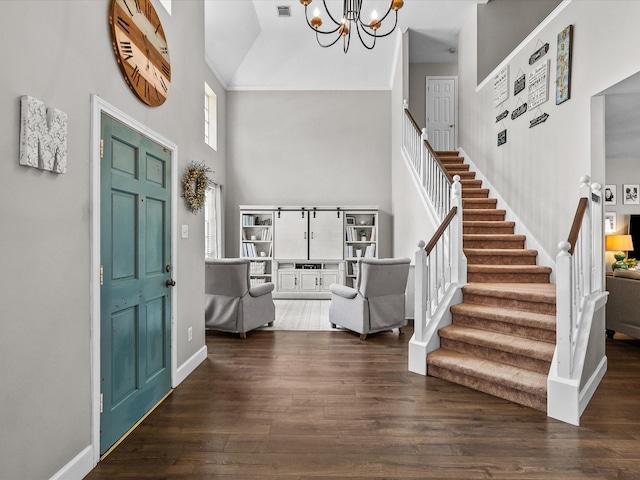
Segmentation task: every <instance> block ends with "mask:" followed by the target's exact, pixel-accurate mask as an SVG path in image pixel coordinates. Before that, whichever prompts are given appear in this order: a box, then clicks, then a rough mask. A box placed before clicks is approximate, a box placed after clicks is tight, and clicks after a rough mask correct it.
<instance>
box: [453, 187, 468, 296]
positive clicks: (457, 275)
mask: <svg viewBox="0 0 640 480" xmlns="http://www.w3.org/2000/svg"><path fill="white" fill-rule="evenodd" d="M453 207H457V208H458V213H457V215H456V216H455V218H454V219H453V222H452V225H451V251H452V252H453V254H452V257H453V258H452V265H451V267H452V274H451V283H457V284H458V285H460V286H462V285H464V284H466V283H467V257H466V256H465V254H464V252H463V251H462V184H461V183H460V175H454V176H453V184H452V185H451V208H453Z"/></svg>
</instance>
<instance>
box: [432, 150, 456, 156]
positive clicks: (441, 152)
mask: <svg viewBox="0 0 640 480" xmlns="http://www.w3.org/2000/svg"><path fill="white" fill-rule="evenodd" d="M434 153H435V154H436V155H437V156H438V157H457V156H459V155H460V152H459V151H458V150H436V151H435V152H434Z"/></svg>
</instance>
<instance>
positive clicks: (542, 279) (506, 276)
mask: <svg viewBox="0 0 640 480" xmlns="http://www.w3.org/2000/svg"><path fill="white" fill-rule="evenodd" d="M467 281H468V282H469V283H471V282H473V283H549V274H548V273H524V272H523V273H486V272H467Z"/></svg>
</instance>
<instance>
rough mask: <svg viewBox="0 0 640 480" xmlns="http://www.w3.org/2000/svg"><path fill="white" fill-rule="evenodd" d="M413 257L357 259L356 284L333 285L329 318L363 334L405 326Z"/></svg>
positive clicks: (333, 322)
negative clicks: (406, 301)
mask: <svg viewBox="0 0 640 480" xmlns="http://www.w3.org/2000/svg"><path fill="white" fill-rule="evenodd" d="M410 263H411V260H409V259H408V258H406V257H403V258H385V259H376V258H362V259H360V260H358V272H359V274H358V277H357V279H356V287H355V288H351V287H347V286H345V285H338V284H335V283H334V284H333V285H331V287H330V288H331V305H330V306H329V321H330V322H331V325H332V326H333V327H334V328H335V326H336V325H340V326H341V327H344V328H346V329H348V330H351V331H354V332H357V333H359V334H360V340H364V339H366V338H367V334H369V333H375V332H381V331H384V330H391V329H393V328H398V329H399V331H400V333H402V327H404V326H405V325H406V324H407V320H406V319H405V317H404V313H405V310H404V304H405V290H406V288H407V279H408V277H409V264H410Z"/></svg>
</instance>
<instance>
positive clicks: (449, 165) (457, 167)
mask: <svg viewBox="0 0 640 480" xmlns="http://www.w3.org/2000/svg"><path fill="white" fill-rule="evenodd" d="M442 165H444V168H446V169H447V171H449V172H451V171H456V172H468V171H469V165H468V164H466V163H462V162H455V163H454V162H442Z"/></svg>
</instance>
